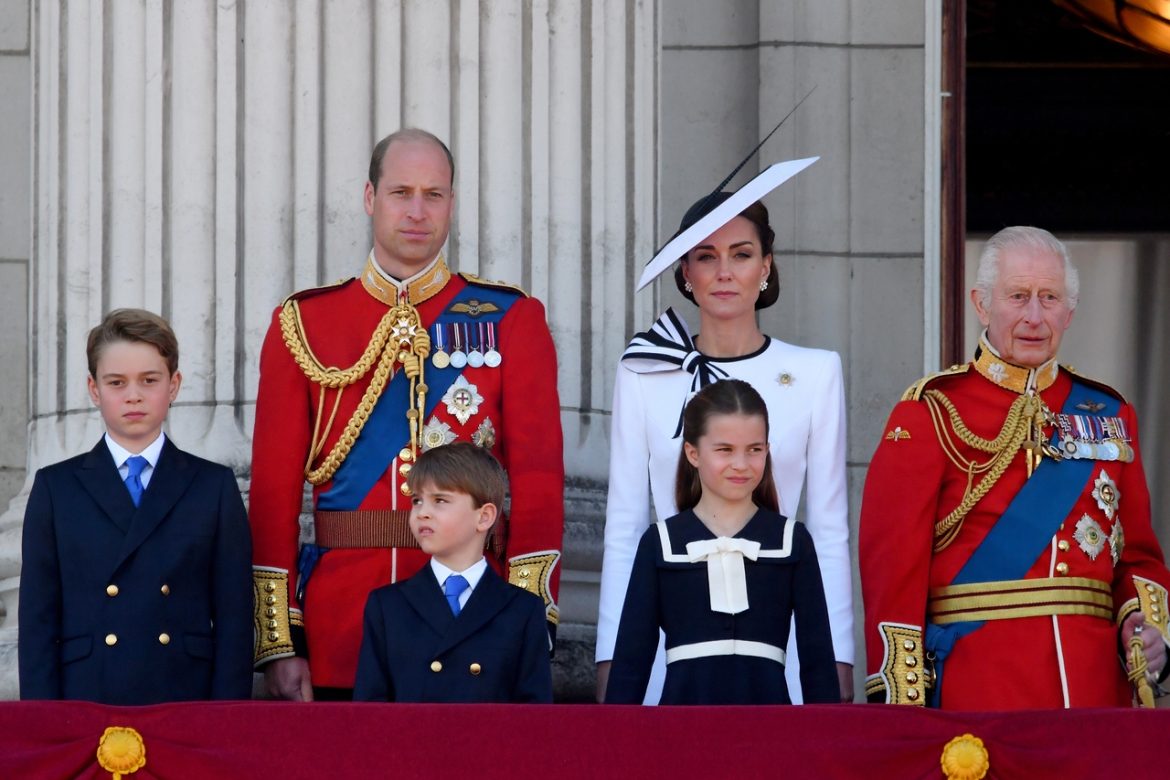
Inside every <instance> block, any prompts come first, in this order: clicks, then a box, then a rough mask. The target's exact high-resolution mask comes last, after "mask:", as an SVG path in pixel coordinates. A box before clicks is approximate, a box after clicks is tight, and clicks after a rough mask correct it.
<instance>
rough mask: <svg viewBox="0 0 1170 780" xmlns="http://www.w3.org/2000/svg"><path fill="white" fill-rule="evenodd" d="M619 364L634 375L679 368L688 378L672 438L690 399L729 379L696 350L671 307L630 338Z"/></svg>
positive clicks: (712, 361) (679, 425) (681, 423)
mask: <svg viewBox="0 0 1170 780" xmlns="http://www.w3.org/2000/svg"><path fill="white" fill-rule="evenodd" d="M622 365H624V366H625V367H626V368H628V369H630V370H631V371H633V372H634V373H637V374H651V373H655V372H658V371H676V370H678V369H680V368H681V369H682V370H683V371H686V372H687V373H689V374H690V375H691V389H690V391H689V392H688V393H687V397H686V398H685V399H684V400H683V408H682V409H681V410H679V413H678V426H677V428H676V429H675V431H674V436H673V438H675V439H677V438H678V437H679V435H680V434H681V433H682V425H683V411H685V409H686V405H687V402H689V401H690V400H691V397H692V396H693V395H694V394H695V393H697V392H699V390H701V389H703V388H704V387H706V386H707V385H709V384H712V383H714V382H717V381H719V380H720V379H728V378H730V376H731V375H730V374H728V373H727V372H726V371H725V370H723V368H722V367H721V366H719V365H718V364H717V363H716V362H715V361H714V360H713V359H712V358H709V357H707V356H706V355H704V354H703V353H702V352H699V350H698V349H696V348H695V341H694V339H692V338H691V332H690V331H689V330H688V329H687V324H686V322H684V321H683V318H682V317H680V316H678V314H677V313H676V312H675V311H674V309H673V308H669V307H668V308H667V309H666V311H664V312H663V313H662V316H661V317H659V318H658V319H657V320H656V321H655V322H654V324H653V325H651V326H650V330H648V331H646V332H645V333H638V334H636V335H635V336H634V337H633V338H632V339H630V344H629V346H627V347H626V351H625V352H623V353H622Z"/></svg>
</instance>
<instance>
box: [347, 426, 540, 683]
mask: <svg viewBox="0 0 1170 780" xmlns="http://www.w3.org/2000/svg"><path fill="white" fill-rule="evenodd" d="M407 484H408V486H409V487H410V490H411V493H412V495H413V498H412V502H413V508H412V509H411V512H410V530H411V533H413V534H414V537H415V538H416V539H417V540H418V544H419V547H421V548H422V550H423V552H425V553H427V554H429V555H430V556H431V562H430V565H429V566H424V567H423V568H422V570H420V571H419V572H418V574H415V575H414V576H413V577H411V578H410V579H408V580H406V581H404V582H399V583H395V584H393V585H387V586H385V587H382V588H378V589H377V590H374V591H373V592H372V593H370V597H369V600H368V601H367V602H366V612H365V619H364V629H363V636H362V646H361V652H360V654H359V656H358V668H357V680H356V682H355V684H354V695H353V697H354V700H356V701H400V702H401V701H410V702H537V703H540V702H545V703H547V702H551V701H552V673H551V671H550V667H549V642H548V631H547V629H546V628H545V609H544V602H543V601H542V600H541V599H540V598H539V597H538V596H535V595H533V594H532V593H529V592H527V591H525V590H523V589H522V588H518V587H514V586H512V585H509V584H508V583H507V582H505V581H504V580H503V579H501V578H500V576H499V575H498V574H496V572H495V571H494V570H493V569H492V568H491V567H489V566H488V565H487V560H486V559H485V558H484V555H483V549H484V543H485V541H486V539H487V534H488V531H489V530H491V527H492V525H493V524H494V523H495V521H496V518H497V517H498V516H499V513H500V507H501V506H502V504H503V501H504V492H505V491H506V490H507V478H506V477H505V476H504V470H503V468H501V467H500V464H499V463H497V462H496V459H495V458H493V457H492V455H491V453H489V452H488V451H487V450H486V449H481V448H480V447H477V446H476V445H474V444H472V443H470V442H454V443H452V444H448V445H446V446H440V447H436V448H434V449H431V450H428V451H427V452H424V453H422V454H421V455H420V456H419V458H418V460H417V461H416V462H415V463H414V468H413V469H412V470H411V471H410V474H409V475H408V477H407Z"/></svg>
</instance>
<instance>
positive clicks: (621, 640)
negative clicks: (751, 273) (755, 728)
mask: <svg viewBox="0 0 1170 780" xmlns="http://www.w3.org/2000/svg"><path fill="white" fill-rule="evenodd" d="M682 437H683V447H682V452H681V453H680V454H679V461H678V475H677V478H676V480H675V503H676V505H677V506H678V508H679V514H677V515H675V516H674V517H671V518H669V519H667V520H666V521H664V522H661V523H656V524H654V525H651V526H650V528H649V529H647V531H646V533H645V534H643V535H642V539H641V541H640V542H639V544H638V552H637V555H636V557H635V559H634V568H633V571H632V572H631V574H630V584H629V587H628V588H627V590H626V600H625V605H624V606H623V608H622V616H621V622H620V624H619V626H618V635H617V646H616V648H615V651H614V658H613V667H612V668H611V670H610V675H609V686H608V689H607V692H606V697H605V701H606V702H607V703H616V704H637V703H641V701H642V697H643V695H644V693H645V690H646V684H647V682H648V681H649V678H650V670H651V667H652V665H653V662H654V653H655V650H656V649H657V647H658V631H659V628H661V629H662V630H663V631H664V632H665V634H666V663H667V666H666V682H665V684H664V686H663V691H662V702H661V703H662V704H789V703H791V701H790V699H789V695H788V686H787V684H786V683H785V680H784V664H785V650H784V648H785V647H786V646H787V644H788V632H789V628H790V626H791V624H792V617H793V615H795V616H796V624H797V633H796V636H797V648H798V652H799V653H800V682H801V686H802V688H803V689H804V700H805V701H806V702H836V701H839V700H840V693H839V688H838V684H837V671H836V664H835V661H834V658H833V643H832V638H831V636H830V634H829V617H828V612H827V610H826V607H825V594H824V589H823V588H822V586H821V573H820V569H819V567H818V566H817V555H816V550H815V549H814V547H813V541H812V537H811V536H809V534H808V531H807V530H805V528H804V526H803V525H802V524H801V523H798V522H796V521H795V520H792V519H789V518H786V517H784V516H783V515H781V514H779V513H778V511H777V508H778V502H777V499H776V485H775V482H774V481H773V478H772V463H771V455H770V454H769V449H768V411H767V407H766V406H765V404H764V401H763V399H762V398H761V397H760V395H759V393H757V392H756V391H755V390H754V389H753V388H752V386H751V385H749V384H748V383H747V382H743V381H740V380H738V379H730V380H723V381H719V382H716V383H714V384H711V385H708V386H706V387H705V388H703V389H702V390H701V391H699V392H698V393H697V394H696V395H695V397H694V398H692V399H691V401H690V403H688V404H687V408H686V412H685V413H684V418H683V434H682Z"/></svg>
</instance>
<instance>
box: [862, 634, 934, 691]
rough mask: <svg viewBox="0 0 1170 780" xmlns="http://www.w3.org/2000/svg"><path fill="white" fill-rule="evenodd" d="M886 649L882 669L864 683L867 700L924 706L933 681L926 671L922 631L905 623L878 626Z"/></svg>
mask: <svg viewBox="0 0 1170 780" xmlns="http://www.w3.org/2000/svg"><path fill="white" fill-rule="evenodd" d="M878 630H879V631H880V632H881V634H882V645H883V646H884V647H885V656H886V659H885V661H884V662H883V664H882V668H881V669H880V670H879V671H878V672H877V673H875V674H871V675H870V676H869V677H868V678H866V681H865V695H866V698H870V699H872V698H874V697H876V698H877V700H878V701H881V702H884V703H886V704H911V705H914V706H916V707H925V706H926V691H927V689H928V688H931V687H932V686H933V685H934V678H933V676H932V674H931V673H930V672H929V670H928V669H927V668H926V656H925V654H924V651H923V647H922V629H921V628H920V627H919V626H910V625H906V624H904V623H878Z"/></svg>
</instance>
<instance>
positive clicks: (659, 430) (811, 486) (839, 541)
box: [597, 192, 853, 704]
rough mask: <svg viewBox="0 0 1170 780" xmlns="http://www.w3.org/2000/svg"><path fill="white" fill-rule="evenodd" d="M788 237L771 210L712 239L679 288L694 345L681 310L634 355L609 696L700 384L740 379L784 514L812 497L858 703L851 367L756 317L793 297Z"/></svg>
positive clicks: (619, 483) (793, 686) (608, 602)
mask: <svg viewBox="0 0 1170 780" xmlns="http://www.w3.org/2000/svg"><path fill="white" fill-rule="evenodd" d="M730 197H731V194H730V193H726V192H719V193H716V194H713V195H711V196H708V197H707V198H704V199H703V200H701V201H700V202H698V203H696V204H695V205H694V206H692V207H691V209H690V210H688V212H687V214H686V216H685V217H684V218H683V224H682V227H680V228H679V234H681V233H682V232H683V231H684V230H685V229H686V228H688V227H690V226H692V225H694V224H695V223H696V222H698V221H699V219H700V218H702V217H704V216H706V215H708V214H710V213H712V212H713V211H715V210H716V208H717V207H718V206H720V205H721V204H723V203H724V202H725V201H727V200H728V199H729V198H730ZM729 205H732V204H729ZM677 235H678V234H676V236H677ZM774 238H775V233H774V232H773V230H772V228H771V227H770V225H769V223H768V211H767V208H766V207H765V206H764V205H763V204H762V203H760V202H758V201H757V202H755V203H753V204H751V205H750V206H748V207H747V208H746V209H744V210H743V211H741V212H740V213H739V214H738V215H732V216H730V218H729V219H728V221H726V222H725V223H724V224H723V225H722V227H718V229H715V230H714V232H713V233H711V234H710V235H709V236H707V238H705V239H702V240H699V241H698V244H697V245H696V246H695V247H694V248H692V249H690V250H689V251H687V252H686V253H685V255H683V257H682V258H681V261H680V262H679V263H678V264H677V265H676V266H675V271H674V276H675V282H676V284H677V285H678V288H679V290H680V291H681V292H682V294H683V295H684V296H685V297H686V298H687V299H689V300H691V301H692V302H694V303H695V304H696V305H697V306H698V307H699V325H700V327H699V332H698V334H697V335H696V336H695V337H694V338H693V339H692V338H691V336H690V334H689V333H688V331H687V326H686V324H685V322H684V321H683V320H682V318H681V317H679V316H678V315H677V314H676V313H675V312H674V311H673V310H671V309H667V310H666V312H665V313H664V314H663V315H662V316H661V317H660V318H659V319H658V321H657V322H655V323H654V325H653V327H652V328H651V330H650V331H649V332H647V333H640V334H638V335H637V336H635V337H634V339H633V340H632V341H631V342H630V345H629V347H628V348H627V349H626V352H625V354H623V356H622V360H621V363H620V365H619V367H618V372H617V381H616V385H615V387H614V397H613V423H612V435H611V437H610V464H609V497H608V500H607V504H606V523H605V555H604V559H603V562H602V570H601V599H600V601H601V603H600V614H599V616H598V621H597V664H598V697H599V700H600V699H602V698H604V693H605V684H606V680H607V676H608V673H609V662H610V660H611V659H612V658H613V650H614V643H615V640H616V636H617V629H618V622H619V619H620V617H621V609H622V603H623V601H624V599H625V593H626V585H627V583H628V581H629V577H630V570H631V567H632V566H633V559H634V553H635V551H636V549H637V546H638V540H639V538H641V536H642V533H643V532H644V531H645V530H646V528H647V527H648V526H649V525H650V523H651V522H652V521H653V520H656V519H665V518H667V517H670V516H672V515H674V514H676V508H675V506H674V481H675V469H676V466H677V464H678V455H679V449H680V447H681V446H682V445H681V442H682V440H681V438H680V437H679V433H680V428H679V425H680V422H681V412H682V409H683V407H684V406H685V405H686V402H687V400H688V399H689V398H690V396H691V395H693V394H694V393H695V392H697V391H698V389H699V388H701V387H703V386H704V385H706V384H708V383H710V382H713V381H715V380H717V379H722V378H727V377H733V378H736V379H742V380H745V381H747V382H749V383H751V385H752V386H753V387H755V389H756V390H757V391H758V392H759V393H760V395H762V396H763V398H764V400H765V402H766V403H767V405H768V416H769V419H770V421H771V435H770V437H769V445H770V448H771V453H772V463H773V473H774V475H775V480H776V487H777V489H778V491H779V494H780V496H779V497H780V512H781V514H783V515H786V516H788V517H795V516H796V511H797V507H798V505H800V502H801V496H802V494H803V496H804V510H805V512H804V519H805V522H806V524H807V527H808V530H809V532H810V534H811V535H812V537H813V541H814V543H815V545H816V550H817V557H818V558H819V560H820V566H821V577H822V580H823V581H824V589H825V597H826V601H827V603H828V608H829V620H830V624H831V630H832V634H833V649H834V654H835V656H836V661H837V670H838V677H839V678H840V683H841V692H842V700H844V701H852V699H853V672H852V663H853V598H852V596H853V588H852V578H851V564H850V555H849V511H848V501H847V487H846V477H845V395H844V386H843V382H842V378H841V359H840V357H839V356H838V355H837V353H836V352H830V351H827V350H821V349H809V348H806V347H798V346H795V345H793V344H786V343H785V342H783V341H779V340H777V339H774V338H770V337H769V336H767V335H765V334H764V333H763V332H761V330H760V328H759V325H758V323H757V320H756V311H757V310H758V309H762V308H765V307H767V306H771V305H772V304H773V303H775V302H776V299H777V297H778V296H779V283H778V278H777V272H776V267H775V265H774V264H773V262H772V243H773V240H774ZM651 499H653V513H654V515H655V517H652V515H651V511H652V509H651ZM794 647H795V636H793V637H792V639H791V641H790V647H789V653H788V658H789V659H790V663H789V666H788V667H787V668H786V670H785V671H786V677H787V681H788V686H789V690H790V691H791V692H792V700H793V702H794V703H799V702H800V701H801V698H800V673H799V669H798V668H797V667H798V665H797V663H796V658H797V653H796V652H794V651H793V648H794ZM659 655H660V658H659V659H658V663H657V664H656V670H655V675H654V676H653V677H652V679H651V683H650V688H649V689H648V691H647V694H646V703H648V704H653V703H657V701H658V695H659V693H660V692H661V681H662V678H663V675H664V670H665V664H664V662H663V659H662V657H661V652H660V654H659Z"/></svg>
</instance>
